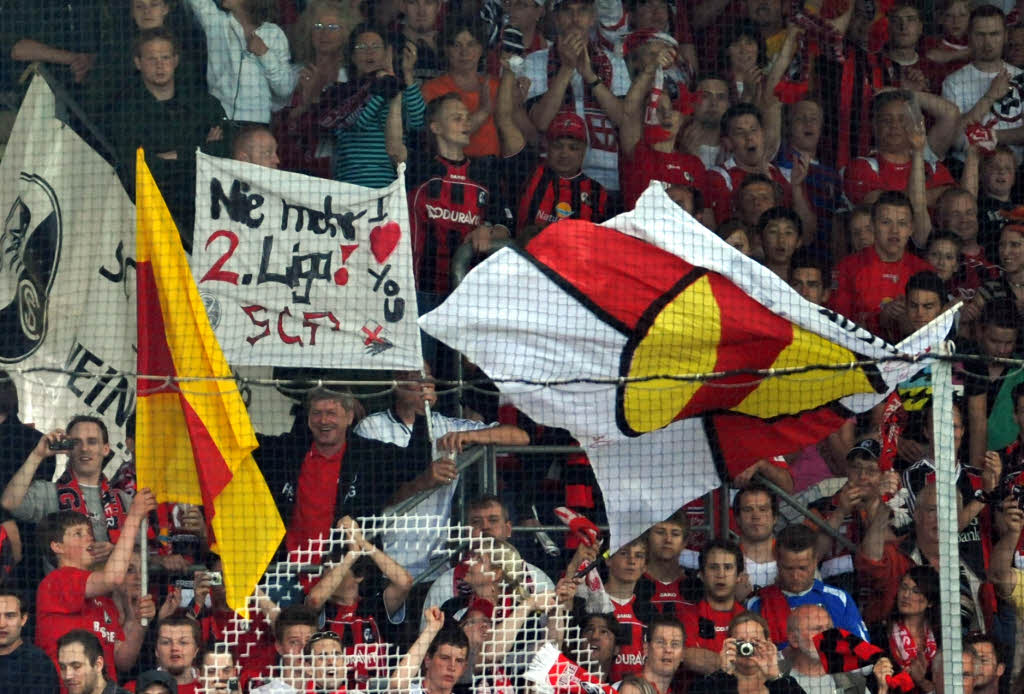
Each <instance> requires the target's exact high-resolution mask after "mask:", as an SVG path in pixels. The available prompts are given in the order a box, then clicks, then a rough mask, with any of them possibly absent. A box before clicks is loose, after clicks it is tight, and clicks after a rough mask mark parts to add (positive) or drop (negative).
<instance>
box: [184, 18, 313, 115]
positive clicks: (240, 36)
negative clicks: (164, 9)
mask: <svg viewBox="0 0 1024 694" xmlns="http://www.w3.org/2000/svg"><path fill="white" fill-rule="evenodd" d="M188 4H189V7H191V8H192V12H193V13H194V14H195V16H196V19H197V20H199V24H200V25H201V26H202V27H203V31H204V32H205V34H206V50H207V54H208V56H209V57H208V59H207V67H206V81H207V83H208V85H209V87H210V93H211V94H213V96H215V97H217V99H218V100H219V101H220V103H221V105H222V106H223V107H224V112H225V113H227V116H228V118H229V119H230V120H233V121H236V122H251V123H269V122H270V114H271V112H272V111H275V110H277V109H279V108H281V107H282V106H284V105H285V104H287V103H288V99H289V97H291V94H292V91H293V90H294V89H295V81H296V73H295V71H294V70H293V69H292V66H291V54H290V53H289V50H288V39H287V38H286V37H285V34H284V31H282V30H281V27H279V26H278V25H276V24H274V23H272V22H270V21H269V20H270V19H271V17H272V16H273V12H274V11H275V9H276V3H275V1H274V0H222V2H221V7H217V4H216V0H188ZM221 8H223V9H221Z"/></svg>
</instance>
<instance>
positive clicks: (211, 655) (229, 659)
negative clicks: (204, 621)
mask: <svg viewBox="0 0 1024 694" xmlns="http://www.w3.org/2000/svg"><path fill="white" fill-rule="evenodd" d="M199 662H200V665H201V667H200V669H199V682H200V686H201V688H202V691H203V692H204V693H205V694H234V693H235V692H236V691H238V666H237V665H235V656H234V655H233V654H232V653H231V651H230V650H229V649H228V648H227V647H226V646H225V644H223V643H219V642H218V643H208V644H207V647H206V650H205V651H204V652H203V654H202V656H201V657H200V659H199ZM232 685H234V686H233V687H232Z"/></svg>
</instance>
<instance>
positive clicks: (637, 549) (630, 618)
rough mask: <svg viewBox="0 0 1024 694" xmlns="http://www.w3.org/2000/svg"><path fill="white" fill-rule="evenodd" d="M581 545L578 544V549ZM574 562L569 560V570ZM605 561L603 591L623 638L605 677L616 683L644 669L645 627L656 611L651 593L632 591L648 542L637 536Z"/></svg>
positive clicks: (644, 565) (642, 569)
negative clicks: (640, 593)
mask: <svg viewBox="0 0 1024 694" xmlns="http://www.w3.org/2000/svg"><path fill="white" fill-rule="evenodd" d="M583 547H584V545H580V548H581V549H582V548H583ZM575 564H576V562H572V563H570V565H569V566H570V570H572V569H573V567H574V566H575ZM606 564H607V567H608V577H607V579H606V580H605V581H604V590H605V592H606V593H607V594H608V597H609V598H611V602H612V606H613V608H614V612H615V620H616V621H617V622H618V623H619V628H620V630H621V631H620V634H621V637H622V642H621V643H620V645H619V649H618V652H617V653H616V654H615V662H614V664H613V665H612V669H611V672H610V673H609V675H608V679H609V680H610V681H612V682H618V681H619V680H621V679H622V678H623V677H625V676H626V675H629V674H633V673H638V672H640V670H642V669H643V665H644V655H643V653H644V651H643V642H644V628H645V625H646V624H647V623H648V622H649V621H650V620H651V619H652V618H653V617H654V616H655V614H656V611H655V610H654V607H653V605H651V602H650V596H649V595H645V596H641V595H638V594H637V593H636V592H635V590H636V588H637V584H638V583H639V582H640V579H641V578H642V577H643V575H644V572H645V571H646V569H647V543H646V542H645V541H644V540H642V539H636V540H634V541H633V542H630V543H629V544H626V545H623V546H622V547H620V548H619V549H618V550H617V551H616V552H615V553H614V554H613V555H611V556H610V557H608V560H607V561H606Z"/></svg>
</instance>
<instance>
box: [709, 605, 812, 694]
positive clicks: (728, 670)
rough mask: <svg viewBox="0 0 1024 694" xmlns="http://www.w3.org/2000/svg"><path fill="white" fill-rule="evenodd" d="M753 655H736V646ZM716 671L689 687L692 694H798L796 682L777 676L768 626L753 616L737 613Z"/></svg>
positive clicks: (777, 659)
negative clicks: (749, 647)
mask: <svg viewBox="0 0 1024 694" xmlns="http://www.w3.org/2000/svg"><path fill="white" fill-rule="evenodd" d="M741 642H742V643H744V644H750V645H752V646H753V649H754V651H753V653H752V654H751V655H747V654H746V653H743V654H741V653H740V652H739V645H740V643H741ZM720 658H721V659H720V661H719V662H720V666H719V669H718V670H717V671H715V672H713V673H711V674H710V675H704V676H703V677H701V678H699V679H698V680H696V681H695V682H694V683H693V684H692V685H690V689H689V691H690V692H691V693H692V694H738V693H739V692H741V691H743V692H746V691H758V690H760V691H764V690H767V691H768V693H769V694H802V692H803V691H804V690H803V688H802V687H800V685H799V684H797V682H796V680H794V679H793V678H792V677H791V676H789V675H783V674H782V673H781V672H779V653H778V650H776V648H775V646H774V645H773V644H772V642H771V641H770V640H769V637H768V623H767V622H765V620H764V618H763V617H761V616H760V615H758V614H755V613H753V612H741V613H740V614H738V615H736V616H735V617H733V619H732V621H731V622H730V623H729V638H727V639H726V640H725V642H724V643H723V645H722V651H721V654H720Z"/></svg>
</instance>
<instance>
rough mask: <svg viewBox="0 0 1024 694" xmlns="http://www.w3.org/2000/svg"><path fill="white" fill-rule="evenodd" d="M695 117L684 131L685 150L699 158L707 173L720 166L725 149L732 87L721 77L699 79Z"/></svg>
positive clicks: (683, 143) (694, 110)
mask: <svg viewBox="0 0 1024 694" xmlns="http://www.w3.org/2000/svg"><path fill="white" fill-rule="evenodd" d="M695 91H696V96H697V98H696V99H695V100H694V101H695V103H694V104H693V117H692V119H691V120H690V122H689V123H687V124H686V126H685V127H684V128H683V132H682V135H681V138H680V139H681V144H682V147H683V150H684V151H685V152H688V153H689V154H692V155H694V156H696V157H698V158H699V159H700V160H701V162H702V163H703V164H704V168H705V169H710V168H711V167H712V166H715V165H717V164H718V162H719V153H720V151H721V147H722V116H724V115H725V112H726V110H727V109H728V108H729V83H728V82H726V81H725V79H724V78H722V77H720V76H718V75H710V74H709V75H703V76H700V77H698V78H697V87H696V90H695Z"/></svg>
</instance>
